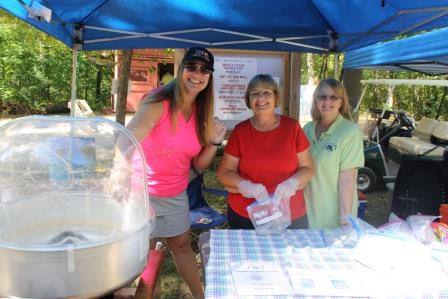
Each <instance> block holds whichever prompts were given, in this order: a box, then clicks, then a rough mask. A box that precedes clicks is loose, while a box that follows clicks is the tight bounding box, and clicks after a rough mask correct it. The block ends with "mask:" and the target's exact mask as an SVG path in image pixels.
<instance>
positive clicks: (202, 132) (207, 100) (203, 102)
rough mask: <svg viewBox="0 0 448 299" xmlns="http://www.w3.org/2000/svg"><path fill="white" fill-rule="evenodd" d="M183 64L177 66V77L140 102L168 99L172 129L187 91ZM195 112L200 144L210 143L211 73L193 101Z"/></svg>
mask: <svg viewBox="0 0 448 299" xmlns="http://www.w3.org/2000/svg"><path fill="white" fill-rule="evenodd" d="M183 70H184V65H183V64H181V65H180V66H179V68H178V72H177V74H180V75H177V77H176V78H175V79H174V80H172V81H171V82H170V83H168V84H166V85H164V86H163V87H161V88H160V89H158V90H157V91H156V92H154V93H151V94H147V95H145V96H144V97H143V100H142V104H145V103H148V102H161V101H168V104H169V117H170V122H171V126H172V128H173V130H174V131H175V130H176V128H177V117H176V115H177V112H178V111H179V110H180V108H181V107H182V105H183V103H184V98H185V95H186V93H187V91H186V88H185V85H184V83H183V81H182V72H183ZM195 113H196V133H197V135H198V138H199V142H200V143H201V144H202V145H205V144H208V143H210V140H211V136H212V133H213V114H214V98H213V74H210V77H209V81H208V84H207V87H206V88H205V89H204V90H202V91H201V92H200V93H199V94H198V95H197V97H196V101H195Z"/></svg>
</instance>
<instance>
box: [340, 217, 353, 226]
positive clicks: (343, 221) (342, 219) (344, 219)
mask: <svg viewBox="0 0 448 299" xmlns="http://www.w3.org/2000/svg"><path fill="white" fill-rule="evenodd" d="M339 226H340V227H342V228H350V227H352V223H351V222H350V220H349V215H347V214H345V215H341V216H339Z"/></svg>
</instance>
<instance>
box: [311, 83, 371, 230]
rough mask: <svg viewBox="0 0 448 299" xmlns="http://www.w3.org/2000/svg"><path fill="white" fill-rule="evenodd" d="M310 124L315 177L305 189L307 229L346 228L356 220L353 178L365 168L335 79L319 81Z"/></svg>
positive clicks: (344, 97) (359, 141) (355, 131)
mask: <svg viewBox="0 0 448 299" xmlns="http://www.w3.org/2000/svg"><path fill="white" fill-rule="evenodd" d="M311 116H312V118H313V121H312V122H310V123H308V124H306V125H305V127H304V131H305V134H306V135H307V136H308V139H309V141H310V143H311V154H312V156H313V158H314V163H315V174H314V177H313V178H312V180H311V181H310V183H309V184H308V186H307V187H306V188H305V200H306V208H307V213H308V221H309V227H310V228H332V227H338V226H346V225H349V221H348V215H350V214H352V215H353V216H356V213H357V209H358V197H357V192H356V176H357V171H358V168H360V167H362V166H364V153H363V143H362V135H361V131H360V129H359V128H358V126H357V125H356V124H355V123H353V122H352V121H351V113H350V106H349V103H348V96H347V92H346V90H345V88H344V86H343V85H342V84H341V83H340V82H339V81H338V80H336V79H332V78H329V79H325V80H322V81H321V82H320V83H319V85H318V86H317V87H316V90H315V91H314V94H313V103H312V107H311Z"/></svg>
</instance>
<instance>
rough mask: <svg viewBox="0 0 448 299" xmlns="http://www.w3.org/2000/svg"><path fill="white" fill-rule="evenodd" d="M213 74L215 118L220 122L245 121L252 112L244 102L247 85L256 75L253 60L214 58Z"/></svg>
mask: <svg viewBox="0 0 448 299" xmlns="http://www.w3.org/2000/svg"><path fill="white" fill-rule="evenodd" d="M214 67H215V72H214V82H213V84H214V88H215V116H217V117H219V118H220V119H222V120H245V119H247V118H249V117H251V116H252V110H250V109H249V108H247V106H246V103H245V101H244V94H245V92H246V88H247V84H248V83H249V81H250V79H251V78H252V77H253V76H255V75H256V74H257V61H256V59H255V58H242V57H216V58H215V65H214Z"/></svg>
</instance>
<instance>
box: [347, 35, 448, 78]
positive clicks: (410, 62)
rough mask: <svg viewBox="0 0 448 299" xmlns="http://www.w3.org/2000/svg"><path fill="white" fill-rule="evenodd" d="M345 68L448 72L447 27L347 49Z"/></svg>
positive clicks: (429, 72) (428, 72) (426, 72)
mask: <svg viewBox="0 0 448 299" xmlns="http://www.w3.org/2000/svg"><path fill="white" fill-rule="evenodd" d="M344 68H347V69H376V70H389V71H403V70H405V71H416V72H420V73H425V74H434V75H436V74H438V75H440V74H447V73H448V28H444V29H440V30H434V31H431V32H425V33H422V34H419V35H416V36H412V37H408V38H404V39H399V40H394V41H390V42H384V43H379V44H375V45H371V46H368V47H364V48H361V49H357V50H354V51H349V52H347V53H346V55H345V60H344Z"/></svg>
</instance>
